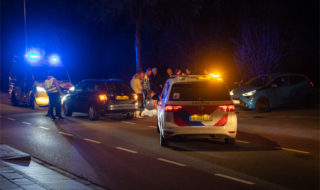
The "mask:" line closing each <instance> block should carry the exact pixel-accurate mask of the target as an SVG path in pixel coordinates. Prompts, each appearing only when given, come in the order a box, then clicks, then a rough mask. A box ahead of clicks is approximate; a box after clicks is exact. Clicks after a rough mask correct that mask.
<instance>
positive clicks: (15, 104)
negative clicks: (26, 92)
mask: <svg viewBox="0 0 320 190" xmlns="http://www.w3.org/2000/svg"><path fill="white" fill-rule="evenodd" d="M11 102H12V105H14V106H18V105H19V101H18V100H17V99H16V95H15V93H14V92H13V93H12V94H11Z"/></svg>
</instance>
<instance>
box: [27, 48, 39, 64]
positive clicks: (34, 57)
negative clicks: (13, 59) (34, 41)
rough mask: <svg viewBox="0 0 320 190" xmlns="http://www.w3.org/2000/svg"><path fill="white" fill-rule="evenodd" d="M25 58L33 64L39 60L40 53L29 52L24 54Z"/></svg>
mask: <svg viewBox="0 0 320 190" xmlns="http://www.w3.org/2000/svg"><path fill="white" fill-rule="evenodd" d="M25 57H26V59H27V61H28V62H30V63H35V62H37V61H39V60H40V59H41V55H40V53H39V52H38V51H36V50H31V51H30V52H28V53H26V55H25Z"/></svg>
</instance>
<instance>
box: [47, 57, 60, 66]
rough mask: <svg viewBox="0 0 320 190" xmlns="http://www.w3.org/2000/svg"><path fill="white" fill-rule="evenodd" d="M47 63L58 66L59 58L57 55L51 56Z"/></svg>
mask: <svg viewBox="0 0 320 190" xmlns="http://www.w3.org/2000/svg"><path fill="white" fill-rule="evenodd" d="M49 62H50V63H51V64H54V65H55V64H59V63H60V57H59V56H58V55H51V56H50V57H49Z"/></svg>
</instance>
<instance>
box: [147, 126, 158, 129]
mask: <svg viewBox="0 0 320 190" xmlns="http://www.w3.org/2000/svg"><path fill="white" fill-rule="evenodd" d="M148 127H149V128H153V129H156V128H157V126H153V125H149V126H148Z"/></svg>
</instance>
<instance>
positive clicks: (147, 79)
mask: <svg viewBox="0 0 320 190" xmlns="http://www.w3.org/2000/svg"><path fill="white" fill-rule="evenodd" d="M151 74H152V70H151V69H150V68H148V69H147V70H146V73H145V75H144V77H143V80H142V84H143V85H142V87H143V91H142V92H143V105H144V107H146V104H147V99H149V98H150V96H151V90H150V76H151Z"/></svg>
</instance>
